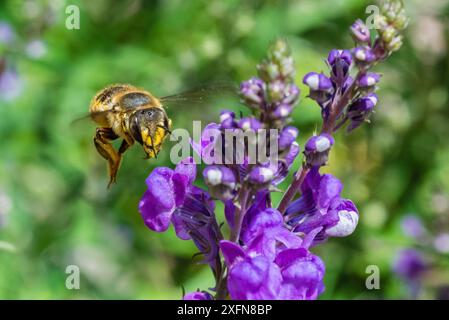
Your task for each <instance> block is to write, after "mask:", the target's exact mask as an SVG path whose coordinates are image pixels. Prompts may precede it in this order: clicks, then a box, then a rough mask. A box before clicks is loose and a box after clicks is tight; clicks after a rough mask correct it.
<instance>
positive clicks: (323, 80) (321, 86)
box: [303, 72, 334, 103]
mask: <svg viewBox="0 0 449 320" xmlns="http://www.w3.org/2000/svg"><path fill="white" fill-rule="evenodd" d="M303 83H304V84H305V85H307V86H308V87H309V88H310V93H309V97H310V98H311V99H313V100H315V101H317V102H318V103H324V102H326V101H328V100H329V99H330V97H331V95H332V93H333V91H334V86H333V84H332V81H331V80H330V79H329V78H328V77H326V76H325V75H324V74H323V73H316V72H309V73H308V74H306V75H305V76H304V79H303Z"/></svg>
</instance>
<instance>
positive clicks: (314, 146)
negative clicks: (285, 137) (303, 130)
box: [304, 133, 335, 166]
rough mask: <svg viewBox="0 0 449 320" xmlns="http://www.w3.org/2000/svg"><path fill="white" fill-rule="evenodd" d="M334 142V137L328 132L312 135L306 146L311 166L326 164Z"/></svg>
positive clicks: (305, 153) (305, 151)
mask: <svg viewBox="0 0 449 320" xmlns="http://www.w3.org/2000/svg"><path fill="white" fill-rule="evenodd" d="M334 142H335V140H334V138H333V137H332V136H331V135H330V134H327V133H322V134H320V135H318V136H313V137H311V138H310V139H309V140H308V141H307V143H306V145H305V147H304V149H305V150H304V155H305V156H306V162H307V164H308V165H309V166H323V165H325V164H326V162H327V159H328V155H329V151H330V149H331V147H332V145H333V144H334Z"/></svg>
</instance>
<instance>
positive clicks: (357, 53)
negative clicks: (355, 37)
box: [352, 47, 376, 66]
mask: <svg viewBox="0 0 449 320" xmlns="http://www.w3.org/2000/svg"><path fill="white" fill-rule="evenodd" d="M352 56H353V57H354V59H355V61H356V63H357V64H358V65H359V66H366V65H369V64H371V63H372V62H373V61H374V60H376V56H375V54H374V53H373V51H372V50H371V49H370V48H369V47H357V48H354V49H352Z"/></svg>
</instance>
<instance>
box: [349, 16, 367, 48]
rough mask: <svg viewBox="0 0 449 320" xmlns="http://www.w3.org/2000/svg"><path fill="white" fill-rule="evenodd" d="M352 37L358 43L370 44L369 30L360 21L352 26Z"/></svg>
mask: <svg viewBox="0 0 449 320" xmlns="http://www.w3.org/2000/svg"><path fill="white" fill-rule="evenodd" d="M351 35H352V37H353V38H354V40H355V41H356V42H359V43H365V44H369V43H370V32H369V29H368V27H367V26H366V25H365V24H364V23H363V21H362V20H360V19H358V20H357V21H356V22H354V24H353V25H352V26H351Z"/></svg>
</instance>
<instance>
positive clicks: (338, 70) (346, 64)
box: [327, 49, 352, 86]
mask: <svg viewBox="0 0 449 320" xmlns="http://www.w3.org/2000/svg"><path fill="white" fill-rule="evenodd" d="M327 62H328V63H329V66H330V67H331V69H332V74H331V79H332V81H333V82H334V83H335V84H336V85H337V86H342V85H343V84H344V83H345V81H346V79H347V77H348V76H349V68H350V66H351V64H352V56H351V52H350V51H349V50H337V49H333V50H331V51H330V52H329V56H328V57H327Z"/></svg>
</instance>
